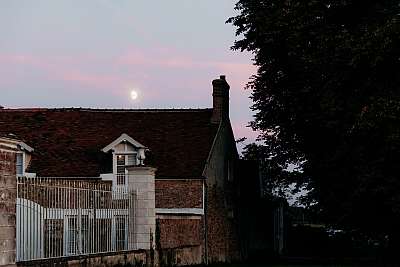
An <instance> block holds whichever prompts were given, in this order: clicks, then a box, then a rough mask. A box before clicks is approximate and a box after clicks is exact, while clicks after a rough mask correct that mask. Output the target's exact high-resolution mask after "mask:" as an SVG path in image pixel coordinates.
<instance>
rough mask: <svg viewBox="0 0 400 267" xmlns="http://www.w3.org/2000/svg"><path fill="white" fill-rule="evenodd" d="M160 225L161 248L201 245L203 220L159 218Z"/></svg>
mask: <svg viewBox="0 0 400 267" xmlns="http://www.w3.org/2000/svg"><path fill="white" fill-rule="evenodd" d="M157 224H158V227H159V238H160V240H159V242H160V245H161V248H163V249H166V248H182V247H188V246H200V245H201V244H202V242H203V234H202V233H203V231H202V220H200V219H185V218H184V217H180V216H179V217H178V216H177V218H176V219H157Z"/></svg>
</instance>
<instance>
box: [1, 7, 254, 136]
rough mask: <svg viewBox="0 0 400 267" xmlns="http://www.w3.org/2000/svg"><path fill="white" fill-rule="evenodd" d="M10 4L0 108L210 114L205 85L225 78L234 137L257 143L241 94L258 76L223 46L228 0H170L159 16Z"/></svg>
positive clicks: (227, 36)
mask: <svg viewBox="0 0 400 267" xmlns="http://www.w3.org/2000/svg"><path fill="white" fill-rule="evenodd" d="M16 2H17V1H4V2H1V3H0V34H1V36H2V42H0V76H1V77H2V78H1V79H0V93H1V95H2V97H1V100H0V105H2V106H5V107H38V106H40V107H71V106H74V107H94V108H105V107H107V108H198V107H211V103H212V99H211V93H212V88H211V81H212V79H215V78H217V77H219V75H221V74H224V75H226V76H227V80H228V82H229V83H230V86H231V121H232V124H233V128H234V132H235V135H236V137H237V138H240V137H248V138H249V139H250V140H254V139H255V137H256V134H255V133H254V132H252V131H251V130H250V129H249V128H248V127H246V125H248V122H249V121H250V120H251V119H252V113H251V111H250V109H249V107H250V105H251V101H250V100H249V98H248V96H249V94H250V92H248V91H245V90H244V89H243V88H244V85H245V84H246V83H247V82H248V78H249V77H250V76H251V75H252V74H254V73H255V70H256V69H255V67H254V66H253V65H252V62H251V60H250V59H251V55H249V54H246V53H240V52H233V51H231V50H230V49H229V48H230V46H231V45H232V44H233V41H234V39H235V36H234V28H233V27H232V26H231V25H227V24H225V23H224V22H225V20H226V19H227V18H228V17H229V16H232V15H233V14H234V11H233V5H234V3H233V2H232V1H230V0H219V1H218V2H215V1H212V0H204V1H201V2H190V3H192V4H188V2H185V4H182V2H180V1H177V0H171V1H168V4H166V3H161V4H160V10H158V9H157V10H154V9H153V8H152V7H151V4H150V3H145V2H139V3H136V2H135V4H133V2H130V1H121V2H115V1H109V0H99V1H84V2H80V4H79V7H78V6H76V4H72V3H71V2H70V1H67V0H60V1H51V0H43V1H41V2H40V3H39V4H37V5H35V4H33V3H29V2H28V3H25V4H18V3H16ZM133 10H134V12H132V11H133ZM149 10H151V13H149ZM6 25H7V26H6ZM133 89H135V90H137V91H138V93H139V98H138V100H136V101H132V100H131V99H129V93H130V91H131V90H133Z"/></svg>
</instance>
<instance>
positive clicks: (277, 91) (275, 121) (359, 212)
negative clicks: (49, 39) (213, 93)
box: [228, 0, 400, 233]
mask: <svg viewBox="0 0 400 267" xmlns="http://www.w3.org/2000/svg"><path fill="white" fill-rule="evenodd" d="M236 10H237V11H238V12H239V14H238V15H237V16H235V17H232V18H230V19H229V20H228V23H232V24H233V25H234V26H235V27H236V35H237V37H238V40H237V41H235V44H234V45H233V49H236V50H242V51H244V50H247V51H251V52H252V53H253V54H254V63H255V65H256V66H258V70H257V73H256V74H255V75H254V76H253V77H252V78H251V80H250V82H249V83H248V85H247V87H248V89H250V90H251V91H252V95H251V97H252V100H253V103H254V105H253V106H252V108H253V110H255V111H256V115H255V119H254V121H253V122H252V123H251V125H252V127H253V128H254V129H256V130H259V131H260V132H261V136H260V138H261V139H262V140H263V141H264V145H263V150H264V154H263V156H264V157H265V158H268V159H269V160H272V161H274V162H275V164H274V166H280V167H281V169H285V168H286V167H287V166H288V164H290V163H294V164H297V165H299V166H301V168H302V172H297V173H296V172H295V175H283V176H279V175H278V176H279V179H282V181H286V182H291V181H295V182H298V183H299V184H307V185H308V186H309V189H310V190H311V193H310V199H309V200H308V201H309V203H310V201H312V200H315V201H316V203H317V205H316V208H317V209H318V210H319V211H320V212H321V214H322V215H324V218H325V219H326V220H327V221H328V222H330V223H333V224H338V225H342V226H345V227H350V228H352V229H363V230H364V231H369V232H370V233H385V232H393V231H396V228H397V227H398V223H399V222H400V68H399V67H400V53H399V49H400V42H399V37H400V2H399V1H398V0H396V1H394V0H387V1H383V0H381V1H372V0H363V1H361V0H340V1H339V0H337V1H334V0H311V1H303V0H284V1H282V0H240V1H238V3H237V4H236Z"/></svg>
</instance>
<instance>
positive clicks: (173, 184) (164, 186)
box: [155, 180, 203, 209]
mask: <svg viewBox="0 0 400 267" xmlns="http://www.w3.org/2000/svg"><path fill="white" fill-rule="evenodd" d="M155 187H156V208H166V209H168V208H169V209H171V208H202V207H203V181H202V180H156V185H155Z"/></svg>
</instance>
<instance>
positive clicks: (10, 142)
mask: <svg viewBox="0 0 400 267" xmlns="http://www.w3.org/2000/svg"><path fill="white" fill-rule="evenodd" d="M0 142H1V143H2V145H3V146H8V147H10V148H15V149H17V150H24V151H27V152H29V153H32V152H33V151H34V149H33V148H32V147H31V146H29V145H27V144H26V143H24V142H22V141H20V140H18V139H14V138H8V137H0Z"/></svg>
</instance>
